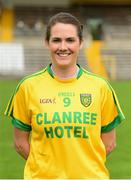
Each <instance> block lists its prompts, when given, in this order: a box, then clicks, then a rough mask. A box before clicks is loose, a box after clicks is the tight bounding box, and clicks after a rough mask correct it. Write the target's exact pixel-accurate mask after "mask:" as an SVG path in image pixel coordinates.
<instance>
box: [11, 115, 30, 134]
mask: <svg viewBox="0 0 131 180" xmlns="http://www.w3.org/2000/svg"><path fill="white" fill-rule="evenodd" d="M12 124H13V125H14V126H15V127H16V128H19V129H21V130H23V131H31V130H32V128H31V126H30V125H28V124H25V123H23V122H21V121H19V120H17V119H15V118H12Z"/></svg>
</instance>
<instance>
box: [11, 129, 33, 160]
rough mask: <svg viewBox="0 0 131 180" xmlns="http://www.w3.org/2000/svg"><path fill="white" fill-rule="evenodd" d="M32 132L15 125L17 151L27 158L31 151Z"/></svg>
mask: <svg viewBox="0 0 131 180" xmlns="http://www.w3.org/2000/svg"><path fill="white" fill-rule="evenodd" d="M29 135H30V132H27V131H22V130H21V129H18V128H16V127H14V146H15V149H16V151H17V152H18V153H19V154H20V155H21V156H22V157H23V158H24V159H27V158H28V156H29V151H30V144H29Z"/></svg>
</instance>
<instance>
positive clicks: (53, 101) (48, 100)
mask: <svg viewBox="0 0 131 180" xmlns="http://www.w3.org/2000/svg"><path fill="white" fill-rule="evenodd" d="M40 104H56V98H40Z"/></svg>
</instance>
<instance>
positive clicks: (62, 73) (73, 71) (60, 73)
mask: <svg viewBox="0 0 131 180" xmlns="http://www.w3.org/2000/svg"><path fill="white" fill-rule="evenodd" d="M51 69H52V72H53V74H54V76H56V77H58V78H59V79H71V78H75V77H77V74H78V71H79V67H78V66H77V65H76V66H72V67H69V68H59V67H57V66H54V65H53V64H52V65H51Z"/></svg>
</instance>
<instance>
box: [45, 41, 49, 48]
mask: <svg viewBox="0 0 131 180" xmlns="http://www.w3.org/2000/svg"><path fill="white" fill-rule="evenodd" d="M44 45H45V47H46V48H49V42H48V41H47V40H44Z"/></svg>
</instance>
